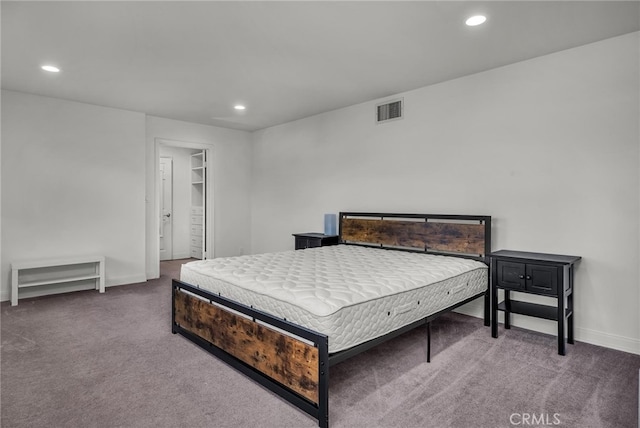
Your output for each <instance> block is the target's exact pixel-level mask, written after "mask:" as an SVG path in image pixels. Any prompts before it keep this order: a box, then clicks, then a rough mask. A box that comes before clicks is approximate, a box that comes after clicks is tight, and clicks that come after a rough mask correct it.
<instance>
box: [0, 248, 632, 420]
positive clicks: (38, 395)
mask: <svg viewBox="0 0 640 428" xmlns="http://www.w3.org/2000/svg"><path fill="white" fill-rule="evenodd" d="M180 263H181V262H180V261H173V262H163V263H162V276H161V278H160V279H158V280H153V281H149V282H147V283H146V284H131V285H126V286H120V287H113V288H108V289H107V292H106V294H103V295H101V294H98V293H96V292H94V291H86V292H76V293H70V294H65V295H58V296H49V297H42V298H37V299H25V300H21V301H20V304H19V306H17V307H11V306H9V305H8V304H7V303H3V304H2V307H1V309H2V316H1V321H2V326H1V334H2V348H1V357H2V362H1V370H2V372H1V379H0V380H1V382H2V383H1V397H0V399H1V401H0V402H1V414H2V419H1V422H2V427H4V428H10V427H31V428H33V427H314V426H317V422H316V421H315V420H313V419H311V418H310V417H309V416H307V415H306V414H304V413H303V412H301V411H300V410H298V409H296V408H294V407H292V406H291V405H289V404H287V403H286V402H284V401H283V400H281V399H280V398H278V397H277V396H276V395H274V394H273V393H271V392H270V391H268V390H266V389H264V388H262V387H261V386H259V385H257V384H256V383H254V382H253V381H251V380H249V379H247V378H246V377H244V376H243V375H241V374H239V373H237V372H236V371H235V370H233V369H231V368H230V367H228V366H227V365H225V364H224V363H222V362H221V361H219V360H217V359H216V358H214V357H213V356H211V355H210V354H208V353H206V352H204V351H203V350H201V349H199V348H197V347H196V346H195V345H193V344H191V342H188V341H187V340H186V339H184V338H183V337H181V336H179V335H173V334H171V329H170V308H171V291H170V279H171V278H172V277H177V275H178V269H179V266H180ZM432 332H433V336H432V339H433V348H432V362H431V363H426V360H425V348H424V337H425V334H426V332H425V330H424V329H416V330H414V331H412V332H409V333H407V334H405V335H403V336H400V337H398V338H397V339H394V340H393V341H390V342H387V343H386V344H383V345H381V346H379V347H377V348H375V349H373V350H371V351H369V352H366V353H364V354H361V355H359V356H357V357H355V358H353V359H350V360H347V361H345V362H343V363H341V364H338V365H336V366H334V367H332V368H331V377H330V379H331V380H330V402H329V408H330V422H331V426H332V427H421V428H425V427H437V428H440V427H443V428H444V427H461V428H467V427H487V428H489V427H490V428H494V427H511V426H545V425H556V426H564V427H580V428H588V427H606V428H612V427H623V428H631V427H634V428H635V427H637V424H638V420H637V419H638V407H637V406H638V371H639V369H640V356H639V355H633V354H628V353H624V352H619V351H614V350H611V349H606V348H601V347H597V346H593V345H589V344H585V343H579V342H577V343H576V344H575V345H568V347H567V355H566V356H564V357H562V356H559V355H557V353H556V340H555V337H553V336H547V335H543V334H539V333H535V332H530V331H526V330H521V329H517V328H514V329H512V330H510V331H506V332H505V331H504V330H503V329H502V326H501V329H500V337H499V338H498V339H493V338H491V333H490V329H489V328H487V327H484V326H483V324H482V320H480V319H477V318H472V317H468V316H464V315H460V314H449V315H445V316H443V317H442V318H440V319H439V320H437V321H436V322H434V324H433V327H432ZM525 422H528V423H525ZM532 422H535V423H532ZM558 422H559V425H558Z"/></svg>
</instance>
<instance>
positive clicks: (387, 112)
mask: <svg viewBox="0 0 640 428" xmlns="http://www.w3.org/2000/svg"><path fill="white" fill-rule="evenodd" d="M402 104H403V99H402V98H400V99H398V100H393V101H387V102H385V103H384V104H378V105H376V123H383V122H388V121H390V120H397V119H402V114H403V113H404V112H403V110H404V109H403V105H402Z"/></svg>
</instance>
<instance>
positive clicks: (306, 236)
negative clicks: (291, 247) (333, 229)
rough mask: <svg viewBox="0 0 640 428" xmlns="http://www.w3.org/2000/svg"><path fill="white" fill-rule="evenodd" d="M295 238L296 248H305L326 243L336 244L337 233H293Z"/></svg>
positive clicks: (325, 244) (323, 245)
mask: <svg viewBox="0 0 640 428" xmlns="http://www.w3.org/2000/svg"><path fill="white" fill-rule="evenodd" d="M293 236H295V238H296V250H304V249H305V248H315V247H326V246H327V245H337V244H338V238H339V237H338V235H325V234H324V233H312V232H309V233H294V234H293Z"/></svg>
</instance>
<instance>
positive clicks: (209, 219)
mask: <svg viewBox="0 0 640 428" xmlns="http://www.w3.org/2000/svg"><path fill="white" fill-rule="evenodd" d="M161 146H167V147H177V148H184V149H192V150H204V151H205V152H206V156H207V177H206V180H207V181H206V191H205V202H206V212H205V218H204V222H205V234H206V236H205V239H206V240H207V251H206V258H207V259H211V258H213V257H214V256H215V246H214V240H213V237H214V233H213V232H214V231H213V224H214V222H213V218H214V216H213V212H214V199H213V168H212V167H211V165H212V164H213V162H212V159H213V147H212V146H211V145H209V144H202V143H190V142H186V141H178V140H169V139H166V138H155V139H154V162H153V164H154V168H155V171H154V189H155V198H156V203H155V204H154V206H153V207H152V209H153V215H152V216H151V219H150V220H151V222H152V224H151V227H152V228H153V229H152V230H155V231H156V236H155V244H156V245H155V247H156V248H155V251H153V254H151V256H152V261H153V266H155V267H156V268H157V269H158V270H157V271H156V272H158V275H159V273H160V251H159V250H160V235H159V234H158V233H157V231H158V230H159V227H160V204H159V201H160V147H161ZM203 256H204V255H203Z"/></svg>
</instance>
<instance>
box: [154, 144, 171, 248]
mask: <svg viewBox="0 0 640 428" xmlns="http://www.w3.org/2000/svg"><path fill="white" fill-rule="evenodd" d="M162 159H168V160H169V165H170V166H171V168H170V169H171V183H170V186H171V208H170V210H169V211H170V213H169V214H170V215H169V223H171V227H170V228H169V233H166V232H167V231H166V230H165V229H164V220H163V219H162V217H164V213H162V212H161V211H162V209H163V207H164V201H165V198H164V194H163V190H164V188H163V187H162V185H161V183H162V177H158V185H159V186H160V190H159V191H158V215H159V216H160V217H161V218H160V219H158V231H162V234H163V236H164V237H165V244H166V242H167V239H166V238H167V236H168V237H169V239H168V241H169V244H170V247H171V248H170V250H169V251H168V254H167V255H168V257H169V258H167V259H165V260H173V219H174V213H173V156H160V158H159V159H158V164H160V163H161V162H162ZM159 243H160V237H158V250H159V251H160V252H162V248H161V247H160V244H159ZM160 260H162V257H160Z"/></svg>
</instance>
